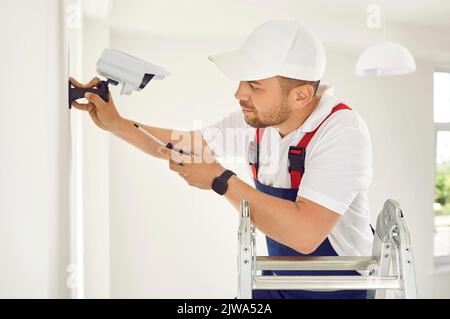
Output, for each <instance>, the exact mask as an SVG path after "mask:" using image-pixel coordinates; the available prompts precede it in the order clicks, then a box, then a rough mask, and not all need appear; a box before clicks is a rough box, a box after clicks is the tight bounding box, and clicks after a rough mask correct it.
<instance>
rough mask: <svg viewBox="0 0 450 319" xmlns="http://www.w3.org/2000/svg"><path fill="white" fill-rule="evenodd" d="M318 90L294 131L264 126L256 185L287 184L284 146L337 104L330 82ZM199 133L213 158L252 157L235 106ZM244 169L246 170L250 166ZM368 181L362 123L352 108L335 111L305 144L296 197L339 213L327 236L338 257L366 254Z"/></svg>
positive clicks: (247, 131) (247, 129)
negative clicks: (313, 104) (315, 103)
mask: <svg viewBox="0 0 450 319" xmlns="http://www.w3.org/2000/svg"><path fill="white" fill-rule="evenodd" d="M318 94H319V96H321V99H320V102H319V104H318V106H317V107H316V108H315V110H314V111H313V112H312V113H311V115H310V116H309V117H308V118H307V119H306V120H305V121H304V123H303V124H302V125H301V126H300V127H298V128H297V129H296V130H294V131H292V132H291V133H289V134H288V135H286V136H285V137H283V138H281V137H280V135H279V133H278V131H277V130H275V129H274V128H272V127H268V128H266V129H265V131H264V134H263V136H262V139H261V144H260V154H259V158H260V167H259V173H258V179H259V181H260V182H261V183H262V184H265V185H269V186H272V187H278V188H291V181H290V175H289V172H288V166H289V161H288V151H289V147H290V146H296V145H297V144H298V142H299V141H300V140H301V139H302V137H303V136H304V135H305V133H306V132H309V131H313V130H314V129H315V128H316V127H317V126H318V125H319V124H320V123H321V122H322V121H323V120H324V119H325V117H327V116H328V114H330V112H331V110H332V109H333V107H334V106H336V105H338V104H339V103H341V102H340V101H339V100H338V99H337V98H335V97H334V96H333V91H332V88H330V87H326V86H321V87H320V88H319V91H318ZM349 107H352V106H351V105H349ZM236 132H237V134H236ZM202 134H203V138H204V139H205V141H206V142H207V143H208V146H209V147H211V149H212V150H213V151H214V152H215V153H216V155H217V156H218V157H227V156H243V157H245V159H246V161H248V162H254V159H255V152H254V151H253V150H252V148H251V147H249V145H250V143H251V142H253V141H254V139H255V134H256V129H255V128H253V127H251V126H249V125H248V124H247V123H246V122H245V119H244V115H243V113H242V111H241V110H239V111H236V112H233V113H231V114H230V115H228V116H227V117H225V118H224V119H223V120H221V121H219V122H218V123H216V124H214V125H211V126H209V127H206V128H204V129H203V131H202ZM249 172H250V174H252V172H251V169H250V165H249ZM371 181H372V146H371V140H370V136H369V131H368V129H367V126H366V123H365V121H364V120H363V119H362V118H361V117H360V116H359V115H358V113H357V112H356V111H354V110H340V111H337V112H336V113H334V114H333V115H332V116H331V117H330V118H328V119H327V120H326V121H325V122H324V123H323V124H322V126H321V127H320V129H319V130H318V131H317V132H316V134H315V135H314V137H313V138H312V139H311V141H310V143H309V144H308V147H307V148H306V157H305V173H304V174H303V178H302V181H301V185H300V187H299V190H298V196H301V197H304V198H306V199H309V200H311V201H313V202H315V203H317V204H319V205H321V206H324V207H326V208H328V209H330V210H332V211H334V212H336V213H338V214H340V215H342V217H341V218H340V219H339V222H338V223H337V225H336V226H335V227H334V229H333V230H332V231H331V233H330V234H329V236H328V239H329V241H330V243H331V245H332V246H333V248H334V249H335V251H336V252H337V253H338V255H340V256H369V255H370V254H371V251H372V241H373V235H372V232H371V230H370V226H369V224H370V214H369V200H368V196H367V193H368V188H369V185H370V184H371ZM274 209H276V208H274Z"/></svg>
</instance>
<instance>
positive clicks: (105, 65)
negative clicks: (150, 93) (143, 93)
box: [97, 49, 170, 95]
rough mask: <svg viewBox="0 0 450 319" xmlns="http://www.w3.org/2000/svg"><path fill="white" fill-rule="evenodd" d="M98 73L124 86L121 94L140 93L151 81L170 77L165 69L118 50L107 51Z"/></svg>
mask: <svg viewBox="0 0 450 319" xmlns="http://www.w3.org/2000/svg"><path fill="white" fill-rule="evenodd" d="M97 73H98V74H100V75H102V76H104V77H105V78H107V79H108V80H110V82H111V83H113V84H122V91H121V92H120V94H126V95H130V94H131V92H133V91H140V90H142V89H143V88H145V86H146V85H147V84H148V82H150V80H152V79H155V80H162V79H164V78H165V77H166V76H168V75H170V73H169V72H168V71H166V70H165V69H163V68H161V67H159V66H156V65H154V64H151V63H148V62H145V61H142V60H140V59H138V58H135V57H133V56H131V55H128V54H126V53H123V52H120V51H118V50H112V49H105V50H103V53H102V55H101V57H100V59H99V60H98V62H97Z"/></svg>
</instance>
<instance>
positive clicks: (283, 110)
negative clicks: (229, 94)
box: [240, 101, 292, 128]
mask: <svg viewBox="0 0 450 319" xmlns="http://www.w3.org/2000/svg"><path fill="white" fill-rule="evenodd" d="M240 104H241V106H244V107H246V106H245V105H243V103H242V102H240ZM291 112H292V110H291V109H290V108H289V106H288V105H287V103H286V101H283V102H282V103H281V105H280V106H276V107H273V108H272V109H270V110H268V111H265V112H264V113H259V112H258V111H257V110H256V109H255V108H252V112H250V113H244V118H245V122H247V124H248V125H250V126H252V127H255V128H258V127H259V128H264V127H269V126H275V125H279V124H281V123H283V122H285V121H286V120H287V119H288V118H289V116H290V115H291Z"/></svg>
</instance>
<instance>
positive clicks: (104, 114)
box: [70, 77, 122, 131]
mask: <svg viewBox="0 0 450 319" xmlns="http://www.w3.org/2000/svg"><path fill="white" fill-rule="evenodd" d="M70 82H71V83H72V85H73V86H74V87H76V88H85V89H86V88H93V87H97V86H98V85H99V84H100V82H101V80H100V79H99V78H97V77H95V78H93V79H92V80H91V81H90V82H89V83H87V84H82V83H79V82H78V81H77V80H75V79H74V78H72V77H71V78H70ZM84 97H85V98H86V100H88V102H89V103H86V104H83V103H78V102H76V101H75V102H73V103H72V106H73V107H74V108H76V109H79V110H82V111H87V112H88V113H89V115H90V116H91V118H92V120H93V121H94V123H95V124H96V125H97V126H98V127H100V128H101V129H103V130H106V131H111V130H113V129H114V127H115V125H116V124H117V123H119V122H120V120H122V117H121V116H120V114H119V112H117V109H116V106H115V105H114V101H113V99H112V96H111V93H110V94H109V102H105V101H104V100H103V99H102V98H101V97H100V96H99V95H97V94H93V93H86V94H85V96H84Z"/></svg>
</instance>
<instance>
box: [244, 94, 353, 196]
mask: <svg viewBox="0 0 450 319" xmlns="http://www.w3.org/2000/svg"><path fill="white" fill-rule="evenodd" d="M345 109H347V110H351V108H350V107H348V106H347V105H345V104H342V103H341V104H338V105H336V106H335V107H334V108H333V109H332V110H331V112H330V114H328V116H327V117H326V118H325V119H324V120H323V121H322V122H321V123H320V124H319V125H318V126H317V127H316V129H315V130H314V131H311V132H308V133H306V134H305V136H303V138H302V139H301V140H300V142H299V143H298V144H297V146H291V147H289V154H288V158H289V168H288V170H289V174H290V176H291V188H293V189H298V188H299V186H300V183H301V181H302V177H303V174H304V172H305V155H306V147H307V146H308V144H309V142H310V141H311V140H312V138H313V137H314V135H315V134H316V132H317V130H318V129H319V128H320V126H322V124H323V123H324V122H325V121H326V120H327V119H328V118H329V117H330V116H331V115H333V114H334V113H335V112H337V111H340V110H345ZM263 133H264V129H263V128H262V129H260V128H257V129H256V136H255V142H254V143H255V144H256V163H250V165H251V167H252V172H253V178H254V179H255V180H258V168H259V144H260V142H261V139H262V135H263Z"/></svg>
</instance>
